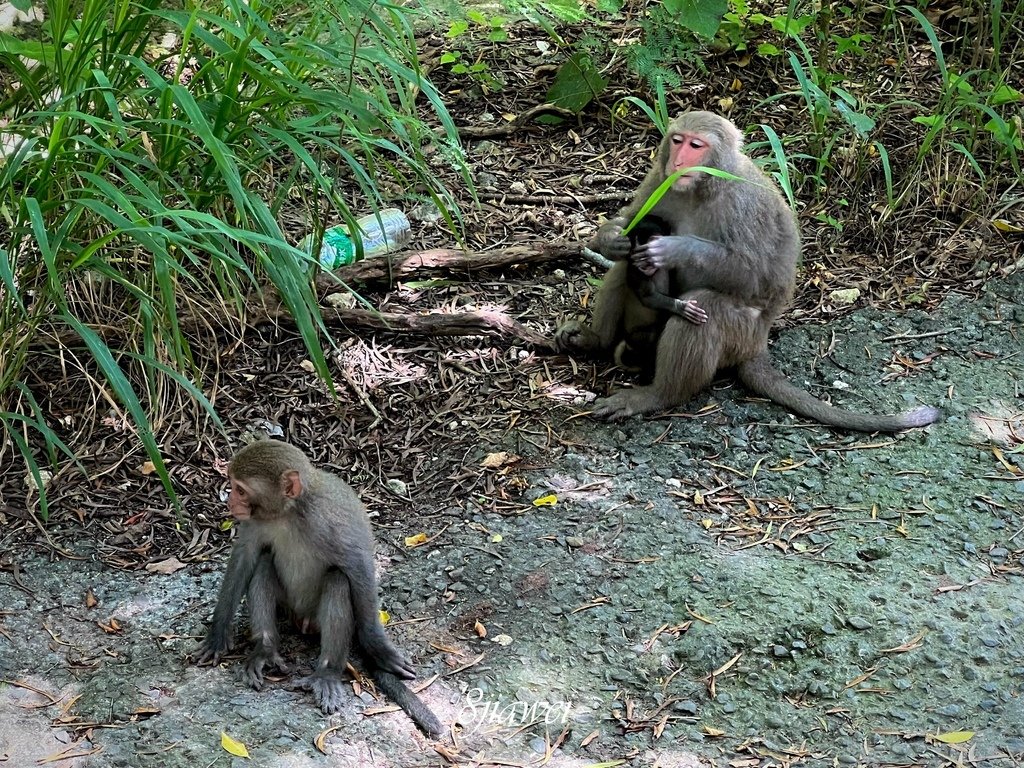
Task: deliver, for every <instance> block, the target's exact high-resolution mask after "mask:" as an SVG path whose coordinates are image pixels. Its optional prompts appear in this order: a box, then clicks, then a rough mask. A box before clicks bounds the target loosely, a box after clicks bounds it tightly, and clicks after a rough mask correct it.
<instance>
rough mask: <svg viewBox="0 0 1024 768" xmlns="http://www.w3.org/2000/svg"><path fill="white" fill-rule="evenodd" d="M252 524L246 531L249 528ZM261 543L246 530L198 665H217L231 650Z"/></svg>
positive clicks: (233, 552) (230, 564)
mask: <svg viewBox="0 0 1024 768" xmlns="http://www.w3.org/2000/svg"><path fill="white" fill-rule="evenodd" d="M251 525H252V523H249V524H247V525H246V526H245V528H249V526H251ZM259 550H260V542H259V541H258V540H257V537H256V536H254V535H252V532H251V531H248V530H243V531H242V533H241V534H240V535H239V537H238V541H237V542H235V546H234V548H233V549H232V550H231V557H230V559H229V560H228V568H227V571H226V572H225V574H224V581H223V582H222V583H221V585H220V594H219V595H218V596H217V607H216V608H215V609H214V611H213V622H212V623H211V624H210V629H209V630H208V631H207V633H206V638H205V639H204V640H203V642H202V644H201V645H200V646H199V654H198V655H197V656H196V663H197V664H217V663H219V662H220V657H221V656H223V655H224V654H225V653H227V651H228V650H230V648H231V623H232V621H233V620H234V618H235V611H236V610H237V609H238V604H239V603H240V602H241V601H242V595H244V594H245V590H246V588H247V587H248V586H249V581H250V580H251V579H252V574H253V571H254V570H255V568H256V562H257V559H258V556H259Z"/></svg>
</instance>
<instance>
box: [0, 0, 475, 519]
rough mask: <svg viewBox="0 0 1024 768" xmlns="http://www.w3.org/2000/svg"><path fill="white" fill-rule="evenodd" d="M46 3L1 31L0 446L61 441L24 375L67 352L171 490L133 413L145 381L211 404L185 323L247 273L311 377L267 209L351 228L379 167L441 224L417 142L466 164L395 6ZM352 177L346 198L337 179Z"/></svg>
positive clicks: (40, 452) (234, 305) (300, 289)
mask: <svg viewBox="0 0 1024 768" xmlns="http://www.w3.org/2000/svg"><path fill="white" fill-rule="evenodd" d="M45 14H46V21H45V23H44V24H43V25H42V28H41V30H39V32H38V35H37V36H36V37H34V38H30V39H19V38H17V37H14V36H12V35H10V34H5V33H0V68H6V69H7V70H8V72H9V73H11V75H13V78H14V80H15V87H14V88H13V89H12V90H11V91H10V92H9V93H5V94H4V96H3V101H2V102H0V114H4V115H8V116H10V121H9V123H8V125H6V126H5V127H3V128H0V132H2V133H3V134H5V140H6V141H5V143H6V144H7V146H8V149H9V150H11V151H8V153H7V154H6V156H5V157H2V158H0V234H2V237H0V350H2V354H0V426H2V428H3V441H4V445H3V453H5V454H6V453H8V452H9V451H13V452H15V453H16V454H20V456H21V457H22V460H23V461H24V462H25V464H26V466H27V468H28V469H29V471H30V473H32V474H33V475H34V476H35V477H36V480H37V481H39V480H40V473H39V466H40V463H41V462H43V463H45V462H54V461H56V460H57V459H58V458H59V456H58V454H59V453H64V454H68V455H70V451H69V449H68V448H67V445H66V443H65V442H64V441H63V440H62V438H61V436H60V434H59V431H58V430H57V429H56V427H55V426H54V425H53V424H51V423H49V422H48V421H47V419H46V418H45V417H44V415H43V411H42V410H41V409H40V408H39V407H38V404H37V403H36V402H35V400H34V398H33V396H32V389H31V376H30V374H31V371H32V370H33V369H34V368H35V367H36V366H37V365H38V364H41V363H42V361H44V360H45V357H46V356H47V355H51V356H56V355H66V354H69V351H70V354H73V355H74V357H75V359H76V360H81V361H83V362H82V363H81V366H82V367H83V368H86V369H87V370H88V374H89V376H90V377H93V380H94V381H95V387H96V390H97V396H98V397H99V398H100V399H104V400H106V401H108V402H109V403H110V404H111V405H112V406H114V407H115V408H116V409H118V410H119V411H120V412H121V415H122V416H124V417H127V420H128V421H129V422H130V423H131V424H132V425H133V426H134V429H135V431H136V435H137V438H138V441H139V443H140V444H141V445H142V446H143V447H144V448H145V450H146V451H147V453H148V454H149V456H150V457H151V459H152V460H153V461H154V462H155V464H156V466H157V471H158V473H159V476H160V478H161V480H162V481H163V483H164V485H165V487H166V488H167V490H168V492H170V493H171V494H172V496H173V488H172V486H171V481H170V478H169V476H168V474H167V472H166V469H165V468H164V465H163V463H162V461H160V453H161V451H160V445H159V441H158V437H157V435H156V434H155V433H154V430H153V429H152V427H151V424H152V423H153V421H154V418H157V417H159V413H158V411H159V409H160V403H161V402H162V401H161V393H162V392H163V391H164V389H165V388H166V386H167V384H168V382H171V383H173V385H174V386H175V387H176V388H177V391H178V392H179V394H180V395H181V396H182V397H185V398H188V399H190V400H192V401H193V402H195V403H198V404H200V405H202V406H203V407H205V408H206V409H207V411H208V413H209V414H210V416H211V417H212V418H214V419H216V413H215V412H214V410H213V408H212V406H211V405H210V404H209V402H207V400H206V398H205V397H204V396H203V394H202V376H201V371H200V365H199V364H198V363H197V360H196V355H194V354H193V349H192V348H191V346H190V343H189V337H190V332H189V330H190V329H192V328H194V327H195V326H196V325H197V323H202V322H206V320H205V319H206V318H209V317H210V316H218V317H222V318H223V320H222V322H224V323H226V324H228V327H230V324H231V322H232V317H233V316H235V315H237V314H238V313H240V312H241V311H242V309H243V305H244V302H245V297H246V295H247V294H248V293H249V292H250V291H251V289H252V288H253V287H254V286H255V285H256V284H257V283H259V282H260V281H261V280H262V279H263V278H267V279H269V281H270V282H271V283H273V285H274V286H275V287H276V289H277V291H278V293H279V295H280V297H281V300H282V301H283V302H284V303H285V304H286V305H287V307H288V309H289V310H290V312H291V314H292V316H293V317H294V319H295V323H296V327H297V328H298V331H299V332H300V333H301V335H302V338H303V339H304V341H305V343H306V346H307V347H308V349H309V353H310V355H311V359H312V361H313V363H314V365H315V367H316V369H317V371H318V372H319V374H320V375H321V376H322V377H323V378H324V379H326V380H328V381H330V374H329V372H328V369H327V364H326V360H325V355H324V351H323V348H322V346H321V339H322V338H323V336H322V331H323V326H322V321H321V318H320V315H319V312H318V308H317V302H316V296H315V293H314V291H313V289H312V288H311V284H310V279H309V267H310V263H311V260H310V259H309V257H308V256H306V255H305V254H304V253H303V252H301V251H300V250H298V249H297V248H295V247H293V245H290V244H289V242H288V238H287V237H286V235H285V233H284V232H283V231H282V228H281V225H280V222H281V221H282V220H283V218H284V214H285V213H287V214H288V216H289V217H291V218H296V215H297V214H298V216H301V217H302V218H304V219H305V220H306V221H308V222H310V225H311V226H312V227H314V228H316V227H318V228H320V229H322V227H323V225H324V222H325V219H327V218H328V217H330V218H334V217H336V216H340V217H341V218H342V219H344V220H345V221H347V222H349V223H352V222H353V221H354V215H353V212H352V211H353V208H352V206H353V204H354V203H358V204H359V205H361V206H369V207H378V206H380V205H381V204H382V203H383V202H384V201H383V200H382V199H381V196H380V191H379V190H380V187H379V182H380V181H381V179H382V178H390V179H394V180H395V181H397V182H398V183H399V184H401V185H402V187H403V188H407V189H408V188H413V187H415V188H416V189H417V190H421V191H422V195H423V196H424V197H429V198H430V199H432V200H433V201H434V202H435V203H436V204H437V205H438V207H439V208H440V209H441V211H442V212H443V214H444V216H445V217H446V219H447V220H448V222H449V224H450V225H451V226H453V227H454V226H457V220H458V208H457V206H456V205H455V203H454V199H453V196H452V194H451V193H450V192H449V190H447V189H446V188H445V187H444V186H443V184H442V183H441V182H440V181H439V180H438V179H437V178H436V177H435V175H434V174H432V173H431V171H430V169H429V167H428V164H427V162H426V158H425V155H424V151H423V150H424V148H425V147H427V146H431V147H433V148H435V149H437V150H439V152H440V153H441V154H442V156H444V157H446V158H448V159H449V161H450V163H451V164H453V165H455V166H456V167H458V168H459V169H460V170H461V171H462V174H463V178H464V179H465V181H466V183H467V185H468V184H469V183H470V180H469V176H468V170H467V168H466V165H465V162H464V159H463V155H462V153H461V150H460V149H459V145H458V138H457V133H456V130H455V126H454V124H453V123H452V120H451V118H450V116H449V114H448V112H447V110H446V109H445V106H444V104H443V103H442V101H441V98H440V96H439V94H438V93H437V91H436V90H435V89H434V87H433V86H432V85H431V83H430V82H429V81H428V80H427V79H426V78H425V77H423V76H422V74H421V72H420V69H419V65H418V60H417V52H416V43H415V39H414V36H413V29H412V25H411V19H410V16H409V14H410V11H407V10H405V9H403V8H401V7H399V6H396V5H392V4H390V3H388V2H379V1H375V0H314V1H313V2H311V3H309V4H307V5H306V6H305V10H304V11H303V12H301V13H298V12H296V11H295V6H294V5H293V4H292V3H291V2H284V0H269V1H263V0H252V1H251V2H242V1H241V0H225V1H223V2H200V3H196V2H190V1H186V2H169V1H168V0H131V1H130V2H129V0H113V2H112V1H111V0H85V1H84V2H70V1H69V0H52V1H51V2H47V3H46V4H45ZM424 109H425V110H426V112H427V114H423V111H424ZM428 119H429V120H430V122H432V123H434V124H439V125H440V127H441V130H440V131H438V132H434V131H432V130H431V127H430V123H429V122H428ZM12 147H13V149H11V148H12ZM353 185H354V186H355V187H356V188H358V190H359V191H360V192H359V194H360V195H361V196H362V198H363V199H362V200H358V201H353V200H350V199H347V198H345V197H342V196H341V195H340V194H339V192H338V188H339V187H340V186H345V187H349V188H351V187H352V186H353ZM325 208H327V209H328V210H325ZM211 313H213V314H212V315H211ZM40 485H42V484H41V483H40ZM40 504H41V511H42V513H43V514H44V515H45V514H46V510H47V507H46V499H45V495H44V496H43V498H42V499H41V500H40Z"/></svg>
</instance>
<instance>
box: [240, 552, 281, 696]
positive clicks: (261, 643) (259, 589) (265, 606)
mask: <svg viewBox="0 0 1024 768" xmlns="http://www.w3.org/2000/svg"><path fill="white" fill-rule="evenodd" d="M280 597H281V584H280V582H279V581H278V578H277V571H275V570H274V558H273V555H271V554H270V553H269V552H264V553H263V554H262V555H260V558H259V561H258V562H257V563H256V570H255V572H254V573H253V575H252V581H250V582H249V593H248V595H247V599H248V602H249V628H250V631H251V632H252V643H253V648H252V650H251V651H250V652H249V656H248V658H246V660H245V666H244V667H243V668H242V672H241V675H242V682H244V683H245V684H246V685H248V686H250V687H252V688H255V689H256V690H257V691H258V690H260V689H261V688H262V687H263V672H264V671H265V670H267V669H279V670H281V671H286V665H285V663H284V659H282V658H281V654H280V653H278V643H279V641H280V635H279V634H278V631H277V604H278V601H279V600H280Z"/></svg>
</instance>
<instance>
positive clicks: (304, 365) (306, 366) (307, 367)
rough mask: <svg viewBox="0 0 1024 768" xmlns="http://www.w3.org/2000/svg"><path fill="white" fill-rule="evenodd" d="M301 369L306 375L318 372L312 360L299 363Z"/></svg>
mask: <svg viewBox="0 0 1024 768" xmlns="http://www.w3.org/2000/svg"><path fill="white" fill-rule="evenodd" d="M299 368H301V369H302V370H304V371H305V372H306V373H312V372H313V371H315V370H316V366H315V365H313V361H312V360H303V361H302V362H301V363H299Z"/></svg>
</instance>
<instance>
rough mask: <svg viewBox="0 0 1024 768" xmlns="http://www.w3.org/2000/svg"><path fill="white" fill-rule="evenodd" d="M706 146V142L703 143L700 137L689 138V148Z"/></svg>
mask: <svg viewBox="0 0 1024 768" xmlns="http://www.w3.org/2000/svg"><path fill="white" fill-rule="evenodd" d="M706 146H707V144H705V143H704V142H703V141H701V140H700V139H690V148H691V149H704V147H706Z"/></svg>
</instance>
